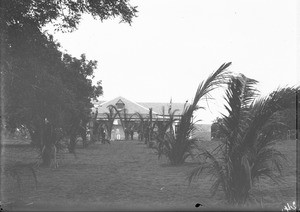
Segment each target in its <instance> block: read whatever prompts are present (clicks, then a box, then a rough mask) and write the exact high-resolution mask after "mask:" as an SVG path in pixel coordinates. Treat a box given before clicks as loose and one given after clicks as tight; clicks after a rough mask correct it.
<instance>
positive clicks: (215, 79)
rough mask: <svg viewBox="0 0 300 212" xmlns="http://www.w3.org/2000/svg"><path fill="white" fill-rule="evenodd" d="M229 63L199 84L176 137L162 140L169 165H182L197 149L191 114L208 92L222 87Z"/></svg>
mask: <svg viewBox="0 0 300 212" xmlns="http://www.w3.org/2000/svg"><path fill="white" fill-rule="evenodd" d="M230 64H231V63H225V64H223V65H222V66H221V67H220V68H219V69H218V70H217V71H215V72H213V73H212V74H211V75H210V76H209V77H208V78H207V79H206V80H205V81H203V82H202V83H200V85H199V87H198V89H197V91H196V94H195V97H194V100H193V103H192V104H191V105H188V106H186V107H185V110H184V111H183V113H182V115H181V119H180V121H179V125H178V128H177V135H176V136H172V135H171V136H169V137H168V138H167V139H166V140H164V142H163V145H164V147H161V148H165V149H168V151H167V154H166V156H167V157H168V159H169V160H170V162H171V164H173V165H179V164H182V163H184V161H185V160H186V158H187V157H189V156H191V155H192V150H193V149H195V148H196V147H197V143H196V141H197V140H196V139H195V138H192V137H191V135H192V134H193V131H194V130H195V127H194V121H193V113H194V112H195V111H196V110H198V109H199V108H200V107H199V106H198V105H197V104H198V102H199V101H200V99H202V98H205V97H209V92H211V91H212V90H214V89H215V88H217V87H219V86H220V85H223V84H224V83H225V82H226V80H227V79H228V72H227V71H226V69H227V68H228V67H229V66H230Z"/></svg>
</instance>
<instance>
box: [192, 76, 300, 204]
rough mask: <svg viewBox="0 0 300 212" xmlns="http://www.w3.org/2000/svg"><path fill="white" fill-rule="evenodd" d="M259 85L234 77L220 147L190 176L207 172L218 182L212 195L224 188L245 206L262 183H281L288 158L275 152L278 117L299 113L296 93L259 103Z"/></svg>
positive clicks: (281, 93)
mask: <svg viewBox="0 0 300 212" xmlns="http://www.w3.org/2000/svg"><path fill="white" fill-rule="evenodd" d="M256 82H257V81H255V80H253V79H249V78H247V77H245V76H244V75H239V76H235V77H232V79H231V80H230V82H229V84H228V88H227V90H226V98H225V99H226V102H227V104H226V106H225V108H226V110H227V113H228V115H224V117H223V122H222V124H221V127H220V130H221V133H222V135H224V138H223V139H221V141H222V143H221V144H220V145H219V146H218V147H217V148H216V149H218V151H216V150H214V151H213V152H209V151H207V150H205V149H204V150H203V153H202V155H203V156H204V158H205V160H204V161H203V162H202V163H201V165H200V166H199V167H198V168H196V169H194V170H193V171H192V172H191V175H190V177H189V180H190V182H191V181H192V180H193V179H196V178H197V177H198V176H199V175H200V174H201V173H202V172H203V171H207V172H208V173H209V174H210V175H212V177H213V178H214V179H215V181H214V183H213V185H212V187H211V191H212V195H214V194H215V193H216V192H217V191H218V188H219V187H221V189H222V190H223V192H224V193H225V197H226V200H227V201H228V202H229V203H231V204H244V203H245V202H246V201H247V200H249V198H250V197H251V196H250V195H251V189H252V188H253V187H254V185H255V183H257V182H259V179H260V178H261V177H268V178H270V179H271V180H273V181H274V182H276V183H278V182H280V180H281V175H280V174H281V173H282V170H283V167H284V164H285V156H284V155H283V154H282V153H281V152H280V151H278V150H277V149H276V148H274V137H273V132H274V129H276V128H277V127H278V125H281V123H279V122H278V112H280V111H283V110H285V109H287V108H293V107H295V99H296V98H295V97H296V92H299V87H298V88H291V87H286V88H281V89H278V90H276V91H274V92H273V93H272V94H270V95H268V96H267V97H262V98H257V96H258V91H257V90H256V89H255V84H256Z"/></svg>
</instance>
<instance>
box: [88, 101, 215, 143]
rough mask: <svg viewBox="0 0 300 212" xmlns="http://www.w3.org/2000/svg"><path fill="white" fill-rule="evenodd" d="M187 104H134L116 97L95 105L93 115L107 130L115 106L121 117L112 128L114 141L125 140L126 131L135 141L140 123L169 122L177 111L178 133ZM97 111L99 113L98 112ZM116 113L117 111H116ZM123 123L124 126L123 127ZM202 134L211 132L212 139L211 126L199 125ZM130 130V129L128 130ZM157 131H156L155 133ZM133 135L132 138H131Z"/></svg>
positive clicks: (175, 129) (174, 126)
mask: <svg viewBox="0 0 300 212" xmlns="http://www.w3.org/2000/svg"><path fill="white" fill-rule="evenodd" d="M187 104H188V103H187V102H186V103H172V102H169V103H158V102H134V101H131V100H129V99H126V98H124V97H122V96H119V97H116V98H114V99H112V100H109V101H105V102H97V103H94V105H95V107H94V110H93V113H94V114H95V113H97V118H96V119H97V122H99V123H100V125H102V126H103V128H106V124H107V123H108V117H107V116H108V114H109V106H110V105H112V106H114V107H115V108H116V109H117V110H118V112H119V115H120V116H121V118H120V116H119V115H116V116H115V119H114V121H113V126H112V133H111V139H112V140H124V139H125V132H124V129H125V130H126V131H127V132H128V133H129V138H130V137H131V136H132V137H133V138H134V139H137V138H138V135H139V131H140V123H141V121H144V122H146V121H147V120H149V119H152V123H154V122H156V123H157V122H164V121H167V120H169V118H170V115H169V113H170V112H171V113H172V112H173V111H176V112H175V115H174V118H175V119H176V120H177V121H175V122H174V124H173V126H172V128H173V130H174V132H175V133H176V131H177V125H178V120H180V117H181V114H182V112H183V110H184V108H185V107H186V106H187ZM96 111H97V112H96ZM114 112H115V111H114ZM124 119H125V120H126V124H124ZM122 121H123V125H122ZM196 127H197V128H198V129H199V130H200V131H199V132H201V131H205V133H206V134H207V132H206V131H209V139H210V126H209V127H207V126H204V125H198V126H196ZM127 128H128V129H127ZM155 130H156V129H154V131H155ZM130 134H131V136H130Z"/></svg>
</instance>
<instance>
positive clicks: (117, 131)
mask: <svg viewBox="0 0 300 212" xmlns="http://www.w3.org/2000/svg"><path fill="white" fill-rule="evenodd" d="M116 135H117V140H121V135H120V130H119V129H118V128H117V130H116Z"/></svg>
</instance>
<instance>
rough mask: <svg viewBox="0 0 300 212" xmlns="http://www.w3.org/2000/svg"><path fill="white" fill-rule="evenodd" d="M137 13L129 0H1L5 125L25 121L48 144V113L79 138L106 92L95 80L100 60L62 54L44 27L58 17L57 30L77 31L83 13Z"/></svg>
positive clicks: (127, 15) (40, 143)
mask: <svg viewBox="0 0 300 212" xmlns="http://www.w3.org/2000/svg"><path fill="white" fill-rule="evenodd" d="M136 13H137V10H136V7H132V6H130V5H129V3H128V1H127V0H120V1H106V0H105V1H93V0H86V1H72V0H58V1H38V0H29V1H22V0H0V27H1V30H0V38H1V45H0V46H1V52H0V53H1V57H0V60H1V61H0V64H1V114H2V116H1V127H8V128H10V129H12V130H13V129H15V128H17V127H19V126H25V127H26V128H28V130H29V132H30V135H31V138H32V140H33V143H35V144H36V145H38V146H40V148H41V149H42V147H43V145H44V142H45V141H46V138H48V137H49V135H47V132H48V131H47V130H45V119H47V120H48V121H49V122H50V123H51V126H53V127H54V128H63V129H64V131H66V133H67V134H68V135H69V136H70V137H71V140H73V139H74V137H75V135H76V133H78V129H79V123H80V122H81V123H87V120H86V119H87V114H88V113H89V112H90V108H91V106H92V105H91V103H90V99H91V98H95V97H97V96H99V95H100V94H101V93H102V87H101V84H100V82H99V83H98V85H96V86H92V84H91V78H92V77H93V70H94V69H95V68H96V63H95V61H87V60H86V58H85V56H84V55H83V56H81V58H80V59H76V58H73V57H71V56H70V55H62V53H61V52H60V51H59V50H58V48H59V44H57V43H55V42H54V41H53V38H52V36H51V35H48V34H47V33H44V32H42V27H44V26H45V25H46V24H48V23H54V25H55V26H56V30H63V31H72V30H74V29H76V27H77V25H78V23H79V21H80V19H81V16H82V14H91V15H92V16H93V17H94V18H99V19H100V20H105V19H108V18H110V17H117V16H119V17H121V21H122V22H127V23H129V24H130V23H131V21H132V18H133V17H134V16H135V15H136ZM3 100H4V101H3ZM50 137H51V136H50ZM55 139H56V138H55V136H53V139H51V142H52V145H54V144H55V142H56V141H55ZM71 143H72V142H71ZM70 151H71V152H72V151H73V147H71V148H70ZM44 162H45V161H44Z"/></svg>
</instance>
